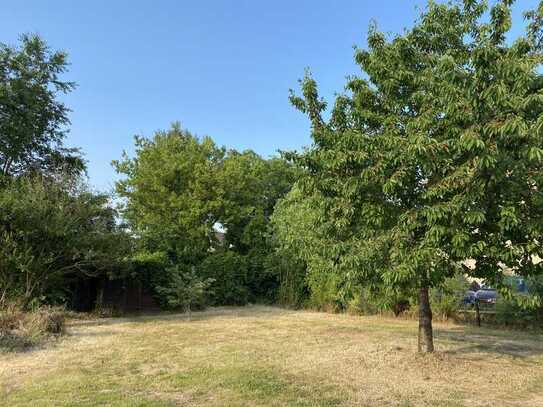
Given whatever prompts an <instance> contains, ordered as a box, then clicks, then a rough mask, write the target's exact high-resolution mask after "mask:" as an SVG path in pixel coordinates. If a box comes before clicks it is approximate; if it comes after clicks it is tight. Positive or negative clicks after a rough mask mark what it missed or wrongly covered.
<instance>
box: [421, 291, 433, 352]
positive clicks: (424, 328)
mask: <svg viewBox="0 0 543 407" xmlns="http://www.w3.org/2000/svg"><path fill="white" fill-rule="evenodd" d="M433 351H434V337H433V333H432V309H431V308H430V298H429V297H428V287H422V288H421V289H420V290H419V352H421V353H430V352H433Z"/></svg>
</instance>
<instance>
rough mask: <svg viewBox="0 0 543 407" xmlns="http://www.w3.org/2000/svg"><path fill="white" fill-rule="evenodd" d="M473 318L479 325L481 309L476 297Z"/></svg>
mask: <svg viewBox="0 0 543 407" xmlns="http://www.w3.org/2000/svg"><path fill="white" fill-rule="evenodd" d="M475 320H476V321H477V326H481V311H480V309H479V300H478V299H475Z"/></svg>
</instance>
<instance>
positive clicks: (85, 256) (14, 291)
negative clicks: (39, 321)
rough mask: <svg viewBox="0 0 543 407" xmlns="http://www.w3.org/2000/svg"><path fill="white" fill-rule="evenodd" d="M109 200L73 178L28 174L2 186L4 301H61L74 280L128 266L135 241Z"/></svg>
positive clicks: (0, 275)
mask: <svg viewBox="0 0 543 407" xmlns="http://www.w3.org/2000/svg"><path fill="white" fill-rule="evenodd" d="M68 178H70V177H68ZM108 200H109V197H108V196H107V195H103V194H95V193H93V192H90V191H89V190H88V189H87V188H86V187H85V186H84V185H82V184H79V185H78V186H77V188H74V186H73V180H72V179H69V180H68V185H65V184H61V183H59V182H58V181H52V180H51V179H50V178H46V177H36V176H34V177H26V176H25V177H18V178H15V179H13V180H11V181H10V182H8V184H7V185H6V186H5V187H4V188H2V189H0V304H2V303H3V302H5V301H19V302H21V303H22V305H23V306H28V305H29V304H30V303H31V302H32V301H35V300H38V301H39V302H42V301H45V302H55V300H59V299H62V297H66V296H67V295H68V292H69V282H70V279H71V278H77V277H81V276H103V275H114V274H116V273H118V272H119V271H120V270H122V268H123V263H124V259H125V257H126V256H128V254H129V251H130V241H129V240H128V235H127V234H126V233H125V232H124V230H123V228H122V227H121V226H120V225H118V224H117V223H116V217H115V211H114V210H113V209H112V208H111V206H110V205H109V204H108Z"/></svg>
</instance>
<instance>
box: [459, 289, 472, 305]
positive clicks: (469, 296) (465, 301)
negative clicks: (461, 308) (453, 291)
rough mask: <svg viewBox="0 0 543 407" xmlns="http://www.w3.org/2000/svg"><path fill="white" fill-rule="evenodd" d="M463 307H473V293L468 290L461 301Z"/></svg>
mask: <svg viewBox="0 0 543 407" xmlns="http://www.w3.org/2000/svg"><path fill="white" fill-rule="evenodd" d="M462 304H463V305H468V306H473V305H474V304H475V291H472V290H468V291H466V294H465V295H464V298H463V299H462Z"/></svg>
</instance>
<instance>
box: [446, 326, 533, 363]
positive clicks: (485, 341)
mask: <svg viewBox="0 0 543 407" xmlns="http://www.w3.org/2000/svg"><path fill="white" fill-rule="evenodd" d="M435 336H436V337H437V338H438V339H439V340H440V341H443V342H446V343H448V344H451V345H453V348H452V349H447V350H445V351H444V352H443V353H446V354H450V355H463V356H468V357H469V358H470V359H483V358H485V357H486V356H489V355H501V356H509V357H512V358H515V359H527V358H532V357H538V356H543V334H542V333H541V332H539V333H538V332H530V333H527V332H522V331H513V330H493V329H492V330H491V329H487V328H476V327H472V326H458V327H453V328H449V329H436V330H435Z"/></svg>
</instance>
